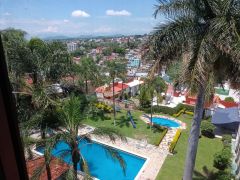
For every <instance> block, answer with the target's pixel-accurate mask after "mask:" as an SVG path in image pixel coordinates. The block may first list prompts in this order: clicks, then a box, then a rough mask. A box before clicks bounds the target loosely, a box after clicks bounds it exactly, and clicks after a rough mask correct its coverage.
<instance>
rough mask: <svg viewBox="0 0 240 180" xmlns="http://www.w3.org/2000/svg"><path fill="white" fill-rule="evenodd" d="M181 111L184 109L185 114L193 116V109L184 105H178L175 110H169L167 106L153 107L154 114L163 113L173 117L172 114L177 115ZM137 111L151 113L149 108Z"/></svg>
mask: <svg viewBox="0 0 240 180" xmlns="http://www.w3.org/2000/svg"><path fill="white" fill-rule="evenodd" d="M182 109H185V110H186V111H185V112H186V113H187V114H189V115H193V114H194V113H193V112H194V107H193V106H189V105H186V104H178V105H177V106H176V107H175V108H171V107H168V106H153V112H154V113H164V114H168V115H170V116H173V115H174V114H178V113H179V112H180V111H181V110H182ZM139 110H143V111H144V112H145V113H151V108H142V107H140V108H139ZM176 117H177V116H176Z"/></svg>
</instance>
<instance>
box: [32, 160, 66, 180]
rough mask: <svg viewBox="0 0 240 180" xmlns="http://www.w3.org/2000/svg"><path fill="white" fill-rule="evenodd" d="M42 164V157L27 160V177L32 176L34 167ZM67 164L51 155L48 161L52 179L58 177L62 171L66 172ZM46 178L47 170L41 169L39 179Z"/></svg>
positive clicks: (43, 179)
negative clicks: (50, 159) (49, 161)
mask: <svg viewBox="0 0 240 180" xmlns="http://www.w3.org/2000/svg"><path fill="white" fill-rule="evenodd" d="M43 164H44V157H39V158H36V159H33V160H29V161H27V171H28V176H29V179H31V177H32V176H33V173H34V171H35V170H36V168H38V167H40V166H42V165H43ZM69 168H70V167H69V165H68V164H66V163H64V162H62V161H60V160H59V159H57V158H55V157H53V159H52V161H51V163H50V170H51V175H52V179H53V180H55V179H57V178H58V177H60V176H61V175H62V174H63V173H64V172H66V171H67V170H68V169H69ZM46 179H47V172H46V170H44V171H43V173H42V174H41V176H40V178H39V180H46Z"/></svg>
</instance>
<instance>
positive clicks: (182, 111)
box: [173, 108, 186, 117]
mask: <svg viewBox="0 0 240 180" xmlns="http://www.w3.org/2000/svg"><path fill="white" fill-rule="evenodd" d="M185 111H186V109H185V108H184V109H182V110H180V111H179V112H178V113H177V114H173V117H178V116H180V115H181V114H182V113H184V112H185Z"/></svg>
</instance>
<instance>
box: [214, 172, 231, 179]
mask: <svg viewBox="0 0 240 180" xmlns="http://www.w3.org/2000/svg"><path fill="white" fill-rule="evenodd" d="M233 178H234V176H233V175H232V174H231V172H229V171H218V172H217V173H216V174H215V175H214V179H217V180H231V179H233Z"/></svg>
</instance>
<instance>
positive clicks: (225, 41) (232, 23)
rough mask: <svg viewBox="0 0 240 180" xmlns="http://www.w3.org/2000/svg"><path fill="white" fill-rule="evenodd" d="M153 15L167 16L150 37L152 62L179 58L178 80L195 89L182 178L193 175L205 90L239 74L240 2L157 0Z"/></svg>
mask: <svg viewBox="0 0 240 180" xmlns="http://www.w3.org/2000/svg"><path fill="white" fill-rule="evenodd" d="M158 2H159V3H158V4H157V5H156V11H155V13H154V15H155V17H156V16H157V15H159V14H163V15H165V16H166V17H167V19H169V20H167V21H166V22H164V23H162V24H160V25H159V26H158V27H157V28H156V29H155V31H154V32H153V34H152V37H151V40H150V43H151V45H152V47H151V48H152V50H153V51H154V52H155V57H156V58H157V59H158V61H157V63H160V62H161V63H162V62H165V63H168V62H169V61H170V60H172V61H173V60H176V59H181V58H182V59H183V61H184V66H183V67H184V68H183V76H182V77H181V80H182V81H181V82H183V83H188V84H189V87H190V88H191V89H192V90H194V91H195V92H197V94H198V95H197V101H196V106H195V112H194V117H193V122H192V128H191V133H190V136H189V144H188V150H187V157H186V164H185V171H184V176H183V179H184V180H190V179H192V174H193V170H194V165H195V159H196V153H197V146H198V139H199V133H200V123H201V119H202V114H203V109H204V101H205V97H206V96H205V95H206V94H208V92H210V91H212V89H213V85H214V83H215V82H222V81H223V80H226V79H227V80H229V81H230V82H233V83H234V82H239V80H240V66H239V65H240V59H239V55H240V51H239V48H240V41H239V40H240V34H239V32H240V29H239V28H240V21H239V17H240V3H239V1H237V0H223V1H221V0H170V1H166V0H159V1H158Z"/></svg>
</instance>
